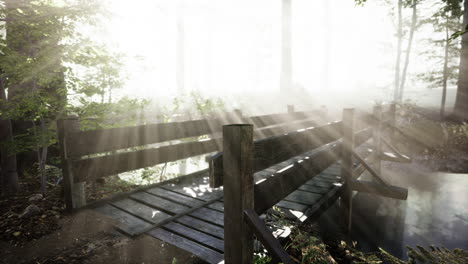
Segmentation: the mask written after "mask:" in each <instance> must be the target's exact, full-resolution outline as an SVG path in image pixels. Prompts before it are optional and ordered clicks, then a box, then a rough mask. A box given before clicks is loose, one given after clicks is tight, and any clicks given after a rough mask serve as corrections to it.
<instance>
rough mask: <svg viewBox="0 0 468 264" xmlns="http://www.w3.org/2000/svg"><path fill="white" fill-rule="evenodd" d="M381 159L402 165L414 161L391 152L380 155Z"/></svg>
mask: <svg viewBox="0 0 468 264" xmlns="http://www.w3.org/2000/svg"><path fill="white" fill-rule="evenodd" d="M380 159H382V160H386V161H391V162H400V163H411V162H412V160H411V158H410V157H408V156H406V155H401V156H397V155H395V154H393V153H390V152H382V153H381V154H380Z"/></svg>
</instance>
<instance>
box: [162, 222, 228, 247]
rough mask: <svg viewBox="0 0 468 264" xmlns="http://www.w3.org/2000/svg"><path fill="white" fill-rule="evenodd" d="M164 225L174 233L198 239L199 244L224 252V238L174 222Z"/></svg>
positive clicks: (194, 239)
mask: <svg viewBox="0 0 468 264" xmlns="http://www.w3.org/2000/svg"><path fill="white" fill-rule="evenodd" d="M163 227H164V228H165V229H167V230H168V231H171V232H172V233H175V234H178V235H180V236H183V237H186V238H189V239H190V240H193V241H196V242H197V243H199V244H202V245H205V246H208V247H210V248H212V249H215V250H217V251H218V252H220V253H222V252H223V250H224V241H223V240H221V239H219V238H216V237H213V236H210V235H207V234H205V233H202V232H200V231H198V230H195V229H192V228H189V227H187V226H184V225H181V224H178V223H174V222H171V223H168V224H165V225H164V226H163Z"/></svg>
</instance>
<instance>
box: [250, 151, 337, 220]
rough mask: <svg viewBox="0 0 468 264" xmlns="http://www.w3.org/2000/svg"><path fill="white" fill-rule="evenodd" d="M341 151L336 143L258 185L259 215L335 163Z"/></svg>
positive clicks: (257, 202)
mask: <svg viewBox="0 0 468 264" xmlns="http://www.w3.org/2000/svg"><path fill="white" fill-rule="evenodd" d="M340 150H341V144H339V143H336V144H334V145H332V146H330V147H328V148H325V149H324V150H321V151H319V152H317V153H315V154H313V155H312V156H310V157H309V158H308V159H304V160H303V161H302V162H300V163H299V162H296V163H294V164H293V165H292V166H290V167H289V168H288V169H285V170H283V171H280V172H278V173H276V174H275V175H273V176H271V177H269V178H267V179H266V180H265V181H263V182H261V183H259V184H256V185H255V186H254V189H255V211H256V212H257V213H258V214H261V213H263V212H264V211H266V210H267V209H268V208H270V207H272V206H273V205H274V204H276V203H277V202H279V201H280V200H281V199H283V197H285V196H287V195H288V194H290V193H291V192H293V191H294V190H296V189H297V188H298V187H299V186H301V185H302V184H304V183H305V182H307V181H308V180H309V179H311V178H312V177H314V176H315V175H317V174H319V173H320V172H322V171H323V170H324V169H326V168H327V167H329V166H330V165H331V164H333V163H335V162H336V161H337V160H338V158H339V155H340ZM271 190H275V191H274V192H272V191H271Z"/></svg>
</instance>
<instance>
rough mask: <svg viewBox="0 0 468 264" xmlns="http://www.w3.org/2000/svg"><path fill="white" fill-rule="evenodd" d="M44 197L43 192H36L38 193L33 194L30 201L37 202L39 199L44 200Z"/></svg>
mask: <svg viewBox="0 0 468 264" xmlns="http://www.w3.org/2000/svg"><path fill="white" fill-rule="evenodd" d="M43 198H44V196H42V194H40V193H36V194H33V195H31V197H29V199H28V201H30V202H37V201H40V200H42V199H43Z"/></svg>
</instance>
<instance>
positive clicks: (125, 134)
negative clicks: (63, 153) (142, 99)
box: [70, 119, 223, 157]
mask: <svg viewBox="0 0 468 264" xmlns="http://www.w3.org/2000/svg"><path fill="white" fill-rule="evenodd" d="M222 124H223V121H221V120H219V119H214V120H205V119H202V120H191V121H184V122H173V123H160V124H148V125H142V126H134V127H121V128H110V129H100V130H90V131H81V132H76V133H74V134H72V137H73V150H72V151H71V152H70V154H71V155H72V156H75V157H76V156H83V155H88V154H93V153H101V152H107V151H113V150H119V149H126V148H132V147H137V146H143V145H148V144H154V143H160V142H165V141H171V140H176V139H181V138H190V137H197V136H201V135H206V134H212V133H214V132H219V131H221V126H222Z"/></svg>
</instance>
